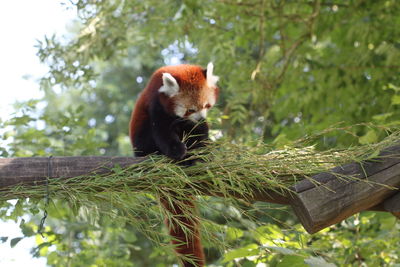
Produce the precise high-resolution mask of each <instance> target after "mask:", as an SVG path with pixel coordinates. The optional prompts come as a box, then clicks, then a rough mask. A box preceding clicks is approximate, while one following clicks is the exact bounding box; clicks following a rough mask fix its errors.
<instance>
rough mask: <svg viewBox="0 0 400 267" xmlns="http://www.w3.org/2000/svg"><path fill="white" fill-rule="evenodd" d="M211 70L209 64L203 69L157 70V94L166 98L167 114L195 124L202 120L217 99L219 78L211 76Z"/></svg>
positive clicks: (180, 67) (176, 67) (175, 67)
mask: <svg viewBox="0 0 400 267" xmlns="http://www.w3.org/2000/svg"><path fill="white" fill-rule="evenodd" d="M213 69H214V65H213V64H212V63H211V62H210V63H208V65H207V69H202V68H201V67H200V66H196V65H178V66H171V67H165V68H163V69H161V71H162V82H163V85H162V86H161V88H160V89H159V90H158V91H159V92H160V93H162V94H164V95H165V96H166V97H167V100H168V101H167V102H168V103H167V104H168V109H169V111H170V112H172V113H173V114H175V115H176V116H178V117H181V118H186V119H189V120H192V121H195V122H196V121H199V120H202V119H205V118H206V116H207V111H208V110H209V109H210V108H211V107H212V106H214V104H215V102H216V100H217V97H218V90H219V89H218V87H217V81H218V79H219V78H218V76H215V75H214V74H213Z"/></svg>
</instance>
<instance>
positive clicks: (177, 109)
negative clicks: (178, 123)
mask: <svg viewBox="0 0 400 267" xmlns="http://www.w3.org/2000/svg"><path fill="white" fill-rule="evenodd" d="M174 112H175V115H176V116H178V117H181V118H183V116H185V113H186V108H185V107H184V106H181V105H176V106H175V109H174Z"/></svg>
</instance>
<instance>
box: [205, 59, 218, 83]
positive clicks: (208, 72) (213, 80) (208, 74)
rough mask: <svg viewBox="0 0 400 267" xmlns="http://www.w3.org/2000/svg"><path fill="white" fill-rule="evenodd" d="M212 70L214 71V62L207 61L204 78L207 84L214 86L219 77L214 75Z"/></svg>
mask: <svg viewBox="0 0 400 267" xmlns="http://www.w3.org/2000/svg"><path fill="white" fill-rule="evenodd" d="M213 72H214V64H213V63H212V62H210V63H208V65H207V70H206V79H207V84H208V86H216V85H217V82H218V80H219V77H218V76H215V75H214V74H213Z"/></svg>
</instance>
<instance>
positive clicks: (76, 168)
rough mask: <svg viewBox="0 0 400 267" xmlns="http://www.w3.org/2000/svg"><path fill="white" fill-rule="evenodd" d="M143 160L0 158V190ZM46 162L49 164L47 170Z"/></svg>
mask: <svg viewBox="0 0 400 267" xmlns="http://www.w3.org/2000/svg"><path fill="white" fill-rule="evenodd" d="M141 161H143V158H134V157H93V156H88V157H52V158H46V157H26V158H2V159H0V190H1V189H3V188H5V187H9V186H14V185H17V184H24V185H33V184H37V183H43V182H44V181H46V178H47V177H48V176H49V175H50V176H51V177H50V178H61V177H62V178H65V179H68V178H71V177H77V176H81V175H87V174H90V173H91V174H96V173H97V174H106V173H110V172H111V170H110V169H111V168H113V167H114V166H116V165H119V166H121V167H128V166H130V165H133V164H136V163H139V162H141ZM49 163H51V165H52V168H51V169H52V170H51V173H48V172H49V171H48V166H49Z"/></svg>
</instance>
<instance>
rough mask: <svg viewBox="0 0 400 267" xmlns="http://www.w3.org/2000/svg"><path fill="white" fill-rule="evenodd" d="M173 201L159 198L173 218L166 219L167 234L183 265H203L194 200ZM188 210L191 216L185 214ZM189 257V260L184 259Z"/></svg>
mask: <svg viewBox="0 0 400 267" xmlns="http://www.w3.org/2000/svg"><path fill="white" fill-rule="evenodd" d="M173 200H174V202H173V203H171V201H168V200H167V199H163V198H161V204H162V205H163V207H164V208H165V209H166V210H167V211H166V212H169V213H170V214H171V215H172V217H173V219H171V220H168V219H166V220H165V222H166V225H167V227H168V230H169V234H170V235H171V237H172V244H173V245H174V248H175V251H176V253H177V254H178V257H179V258H180V260H181V262H182V264H183V266H184V267H203V266H204V265H205V257H204V252H203V247H202V245H201V240H200V231H199V221H198V219H197V218H195V217H196V215H195V214H196V212H195V210H196V207H195V204H194V200H193V198H192V199H188V200H176V199H173ZM183 209H185V210H187V211H190V212H191V213H192V214H194V215H193V216H190V218H189V216H187V215H185V213H186V214H187V212H185V211H183ZM185 258H186V259H188V258H190V259H191V261H188V260H185Z"/></svg>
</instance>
